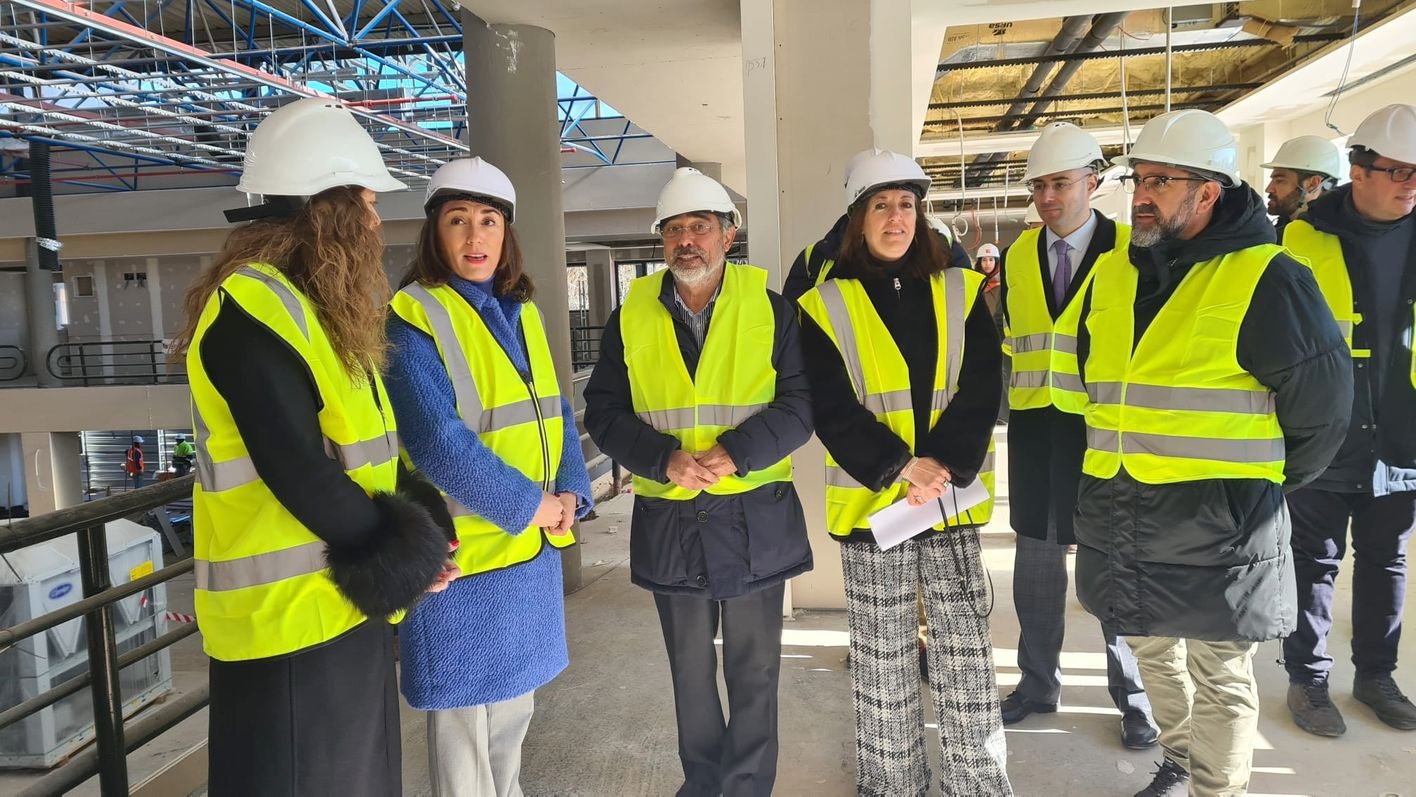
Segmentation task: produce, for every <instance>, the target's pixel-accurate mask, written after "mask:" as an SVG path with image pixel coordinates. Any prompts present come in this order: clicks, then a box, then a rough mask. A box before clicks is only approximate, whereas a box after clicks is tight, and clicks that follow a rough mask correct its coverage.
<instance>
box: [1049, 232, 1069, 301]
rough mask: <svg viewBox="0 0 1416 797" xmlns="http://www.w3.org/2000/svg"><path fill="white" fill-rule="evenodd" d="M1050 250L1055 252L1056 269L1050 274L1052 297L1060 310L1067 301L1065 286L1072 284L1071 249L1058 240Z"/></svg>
mask: <svg viewBox="0 0 1416 797" xmlns="http://www.w3.org/2000/svg"><path fill="white" fill-rule="evenodd" d="M1052 249H1053V251H1055V252H1057V268H1056V270H1054V271H1053V272H1052V295H1053V297H1055V298H1056V299H1057V307H1059V308H1060V307H1062V304H1063V302H1064V301H1065V300H1066V299H1067V286H1068V285H1071V284H1072V258H1071V256H1070V253H1071V251H1072V247H1071V246H1070V245H1069V244H1068V243H1067V242H1066V241H1064V240H1062V239H1060V238H1059V239H1058V240H1057V241H1056V242H1055V243H1053V244H1052Z"/></svg>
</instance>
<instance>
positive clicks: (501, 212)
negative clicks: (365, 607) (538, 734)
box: [388, 158, 590, 797]
mask: <svg viewBox="0 0 1416 797" xmlns="http://www.w3.org/2000/svg"><path fill="white" fill-rule="evenodd" d="M424 211H425V213H426V216H427V217H426V220H425V221H424V222H423V229H422V232H421V233H420V234H419V238H418V248H417V253H416V255H415V260H414V263H413V266H412V268H411V269H410V270H409V273H408V276H407V277H405V278H404V280H403V285H402V287H401V288H400V290H399V291H398V293H397V294H395V296H394V298H393V313H392V314H391V315H390V317H389V322H388V331H389V342H390V343H391V344H392V352H391V354H390V361H389V376H388V384H389V395H390V397H391V398H392V400H393V408H394V411H395V413H396V414H397V416H398V420H399V422H400V427H399V429H400V439H401V440H402V443H403V445H404V447H405V449H406V450H407V452H408V456H409V458H410V459H411V460H412V464H413V465H414V466H415V467H416V468H417V470H418V471H419V472H420V473H421V474H423V475H424V476H425V477H427V479H428V480H429V481H431V482H432V483H433V484H435V485H436V486H437V487H438V489H439V490H440V491H441V492H442V493H443V495H444V500H445V505H446V507H447V508H448V510H449V513H448V515H447V516H445V517H444V518H443V519H444V521H445V522H448V523H450V524H451V525H452V527H453V529H454V530H455V533H456V536H457V540H458V543H459V546H458V549H457V552H456V554H455V556H454V558H455V559H456V561H457V564H458V565H459V567H461V569H462V573H463V575H464V576H465V577H464V578H462V579H460V580H458V581H456V582H454V583H453V584H452V586H451V587H449V588H448V590H447V591H446V592H444V593H443V594H441V595H437V596H433V597H432V598H430V599H428V600H425V601H423V602H422V603H420V604H419V605H418V607H417V608H416V609H415V610H414V611H413V612H412V613H411V614H410V615H409V617H408V619H407V620H406V621H405V622H404V624H403V626H402V627H401V629H400V632H399V633H400V642H401V645H400V651H401V654H402V665H403V677H402V688H403V695H404V697H406V698H407V699H408V702H409V704H410V705H412V706H413V707H414V708H418V709H422V710H424V711H427V712H428V755H429V771H430V773H431V777H432V787H433V794H434V795H435V797H447V796H448V795H497V797H505V796H508V795H512V796H515V795H520V794H521V787H520V784H519V776H520V770H521V745H522V741H523V740H524V739H525V736H526V729H527V726H528V725H529V724H530V722H531V712H532V708H533V694H534V692H535V690H536V689H537V688H538V687H540V686H542V685H544V684H546V683H548V682H549V681H550V680H551V679H552V678H554V677H555V676H556V675H558V674H559V673H560V672H561V670H563V669H565V667H566V664H567V663H568V661H569V658H568V655H567V653H566V644H565V611H564V604H563V600H562V594H561V593H562V589H561V562H560V554H559V553H558V551H557V549H559V548H564V547H566V546H568V545H570V544H571V543H572V542H573V541H574V540H573V539H572V537H571V534H570V528H571V524H572V523H574V522H575V520H576V519H577V518H578V517H580V516H582V515H584V514H585V513H586V512H588V511H589V509H590V480H589V477H588V476H587V475H586V472H585V460H584V457H583V455H582V453H581V449H580V435H579V433H578V431H577V430H576V427H575V418H574V415H573V414H572V410H571V407H570V403H569V402H568V401H566V400H565V398H564V397H563V394H562V392H561V388H560V386H559V385H558V384H557V382H556V373H555V364H554V363H553V362H552V360H551V350H550V346H549V344H548V343H547V341H546V332H545V328H544V326H543V322H542V318H541V313H540V310H538V309H537V308H536V305H535V304H534V303H533V302H532V301H531V295H532V290H533V289H532V285H531V280H530V278H529V277H528V276H526V274H525V273H523V271H522V259H521V249H520V247H519V246H518V244H517V240H516V233H515V231H514V229H513V227H512V220H513V219H514V217H515V212H516V191H515V189H514V188H513V187H512V184H511V181H510V180H508V179H507V176H506V175H505V174H503V173H502V172H501V170H500V169H497V168H496V167H495V166H493V165H491V164H490V163H487V162H485V161H483V160H482V159H481V158H471V159H463V160H456V161H452V162H451V163H448V164H446V165H444V166H443V167H442V168H440V169H438V171H437V173H435V174H434V175H433V178H432V182H431V183H430V184H429V186H428V199H427V202H426V204H425V206H424Z"/></svg>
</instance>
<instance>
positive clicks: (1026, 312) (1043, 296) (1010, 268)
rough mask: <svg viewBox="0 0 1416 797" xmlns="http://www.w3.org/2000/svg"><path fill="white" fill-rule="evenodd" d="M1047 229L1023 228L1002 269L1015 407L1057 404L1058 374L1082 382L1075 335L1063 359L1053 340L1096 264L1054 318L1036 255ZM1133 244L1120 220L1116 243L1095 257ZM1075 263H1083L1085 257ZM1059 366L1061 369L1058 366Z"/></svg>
mask: <svg viewBox="0 0 1416 797" xmlns="http://www.w3.org/2000/svg"><path fill="white" fill-rule="evenodd" d="M1046 230H1047V228H1046V227H1039V228H1037V229H1034V230H1024V231H1023V233H1022V235H1020V236H1018V240H1016V241H1014V242H1013V245H1012V246H1009V247H1008V259H1007V262H1006V264H1005V268H1004V274H1003V276H1004V278H1005V279H1006V280H1007V288H1008V290H1007V294H1006V296H1007V303H1008V304H1007V308H1006V310H1007V312H1006V313H1005V315H1004V317H1005V318H1006V319H1007V321H1006V326H1005V327H1004V330H1003V338H1004V340H1003V350H1004V351H1005V352H1008V353H1010V354H1011V356H1012V359H1013V370H1012V376H1011V377H1009V381H1008V407H1009V408H1010V409H1014V410H1032V409H1039V408H1041V407H1046V406H1048V405H1050V404H1056V401H1055V399H1054V397H1053V382H1054V381H1055V380H1056V379H1059V378H1060V379H1062V381H1063V383H1064V384H1067V385H1071V386H1075V385H1076V384H1078V383H1079V381H1080V380H1078V379H1077V378H1076V374H1077V366H1076V356H1075V355H1076V340H1075V338H1074V339H1073V340H1072V351H1071V353H1072V357H1070V358H1068V357H1063V358H1061V359H1059V358H1057V357H1056V356H1055V355H1054V353H1053V347H1054V345H1055V342H1054V339H1055V335H1056V333H1057V330H1058V329H1060V328H1061V325H1062V324H1063V318H1064V317H1066V316H1067V315H1068V311H1069V310H1072V311H1073V313H1074V314H1075V313H1076V311H1075V310H1073V308H1074V307H1076V306H1077V305H1078V304H1080V303H1081V297H1082V296H1083V295H1084V294H1085V293H1086V291H1087V288H1088V286H1089V285H1090V284H1091V280H1092V275H1093V274H1095V273H1096V270H1095V266H1096V264H1093V268H1092V269H1091V270H1089V271H1088V272H1087V274H1086V276H1085V277H1083V279H1082V284H1081V285H1079V286H1078V288H1077V290H1076V291H1074V292H1073V293H1072V299H1071V300H1070V301H1069V302H1068V303H1067V306H1066V307H1064V308H1062V310H1061V312H1059V313H1058V318H1057V321H1056V322H1054V321H1053V318H1052V313H1051V311H1050V310H1048V305H1047V294H1048V292H1049V291H1051V290H1052V286H1051V285H1050V284H1045V283H1044V282H1043V279H1042V274H1043V264H1042V262H1041V261H1040V260H1038V243H1039V241H1040V240H1043V239H1044V238H1043V237H1044V236H1045V235H1046ZM1130 243H1131V228H1130V227H1128V226H1126V225H1124V224H1117V225H1116V243H1115V245H1114V246H1113V247H1112V248H1111V249H1110V250H1108V251H1106V252H1102V253H1100V254H1099V255H1098V257H1097V262H1098V263H1100V261H1102V260H1104V259H1106V258H1108V257H1116V256H1120V257H1122V258H1125V257H1126V252H1127V249H1128V247H1129V246H1130ZM1077 262H1078V265H1080V263H1081V261H1080V260H1079V261H1077ZM1064 334H1065V333H1064ZM1059 368H1060V369H1061V370H1060V372H1059V371H1058V370H1057V369H1059ZM1054 374H1056V375H1055V376H1054ZM1079 401H1080V399H1077V400H1076V401H1074V402H1073V403H1078V402H1079ZM1078 411H1079V410H1078Z"/></svg>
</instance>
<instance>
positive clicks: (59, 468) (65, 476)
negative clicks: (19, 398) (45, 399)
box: [20, 432, 84, 517]
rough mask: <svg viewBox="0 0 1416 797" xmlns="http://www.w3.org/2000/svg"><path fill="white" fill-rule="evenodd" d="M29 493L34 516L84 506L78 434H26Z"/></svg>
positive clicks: (23, 443)
mask: <svg viewBox="0 0 1416 797" xmlns="http://www.w3.org/2000/svg"><path fill="white" fill-rule="evenodd" d="M20 447H21V448H22V449H23V458H24V477H25V492H26V494H27V497H28V499H29V513H30V516H31V517H35V516H38V515H46V514H49V513H50V512H53V511H55V510H58V509H64V508H66V507H71V506H76V505H78V504H81V503H83V500H84V484H83V465H82V445H81V443H80V441H79V433H78V432H23V433H21V434H20Z"/></svg>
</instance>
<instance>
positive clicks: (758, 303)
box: [620, 263, 792, 501]
mask: <svg viewBox="0 0 1416 797" xmlns="http://www.w3.org/2000/svg"><path fill="white" fill-rule="evenodd" d="M668 273H669V272H668V270H667V269H665V270H663V271H657V272H655V273H653V274H650V275H649V276H647V277H640V278H639V279H636V280H635V281H634V282H632V283H630V286H629V295H628V296H626V297H625V300H624V306H623V307H622V308H620V334H621V336H622V337H623V338H624V364H625V367H626V368H627V369H628V370H629V390H630V398H631V401H632V403H633V406H634V412H635V414H636V415H638V416H639V418H640V419H641V420H643V421H644V422H645V423H647V424H649V425H650V426H652V427H654V428H655V429H656V430H658V431H660V432H663V433H665V434H669V435H672V436H674V437H675V438H677V439H678V441H679V445H680V447H681V448H682V449H683V450H684V451H687V452H689V453H690V454H701V453H703V452H705V451H707V450H708V449H710V448H712V447H713V446H714V445H715V444H717V442H718V437H719V435H721V434H723V432H726V431H728V430H730V429H734V428H736V427H737V426H739V425H741V424H742V422H743V421H746V420H747V419H748V418H751V417H752V416H753V415H756V414H757V413H759V412H761V411H762V410H764V409H766V407H767V405H768V404H770V403H771V402H772V399H774V398H776V396H777V369H776V367H775V366H773V365H772V349H773V345H772V342H773V341H774V340H775V339H776V328H777V324H776V319H775V317H774V315H773V313H772V302H771V300H770V299H768V298H767V272H766V271H763V270H762V269H760V268H757V267H755V266H748V265H739V264H736V263H728V264H726V265H725V266H724V268H723V286H722V289H721V290H720V291H719V293H718V299H717V302H716V303H715V304H714V305H713V320H712V323H710V324H709V325H708V334H707V336H706V337H705V338H704V341H703V352H702V354H701V355H700V356H699V358H698V368H697V369H696V370H695V372H694V374H693V375H692V376H690V375H689V373H688V367H687V366H686V365H685V364H684V362H683V352H681V351H680V350H679V344H678V336H677V333H676V332H675V331H674V319H673V316H672V315H671V314H670V313H669V310H668V308H666V307H664V303H663V302H661V301H659V296H660V295H661V293H662V291H663V286H664V280H665V279H668V276H667V275H668ZM791 478H792V461H791V457H784V458H783V459H781V460H780V461H778V462H776V463H774V464H772V465H770V466H768V467H766V468H763V469H761V470H755V471H752V472H751V473H749V474H747V475H746V476H738V475H736V474H728V475H727V476H724V477H723V478H721V479H719V480H718V483H717V484H714V485H713V486H712V487H709V488H707V490H706V492H708V493H711V494H713V495H736V494H738V493H745V492H747V491H749V490H754V489H756V488H758V487H761V486H762V485H764V484H770V483H772V482H785V481H791ZM634 492H635V494H636V495H642V496H645V497H647V498H668V499H672V500H677V501H685V500H688V499H690V498H693V497H694V496H696V495H698V493H699V491H698V490H686V489H684V488H682V487H679V486H678V485H676V484H674V483H672V482H670V483H668V484H661V483H659V482H656V481H653V480H651V479H646V478H643V477H641V476H639V475H637V474H636V475H635V477H634Z"/></svg>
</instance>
